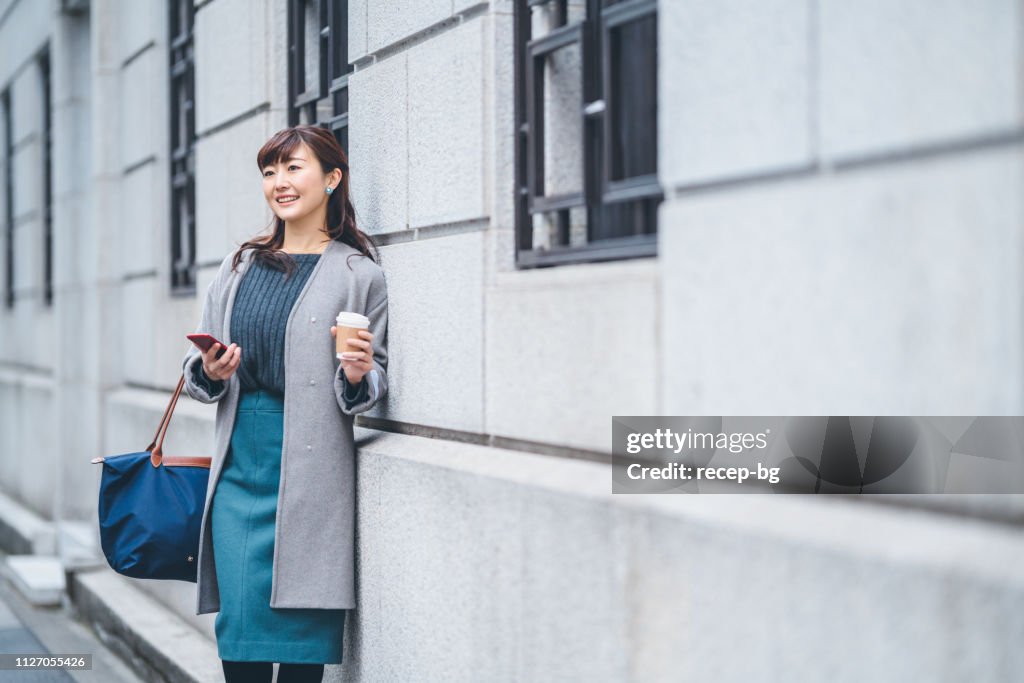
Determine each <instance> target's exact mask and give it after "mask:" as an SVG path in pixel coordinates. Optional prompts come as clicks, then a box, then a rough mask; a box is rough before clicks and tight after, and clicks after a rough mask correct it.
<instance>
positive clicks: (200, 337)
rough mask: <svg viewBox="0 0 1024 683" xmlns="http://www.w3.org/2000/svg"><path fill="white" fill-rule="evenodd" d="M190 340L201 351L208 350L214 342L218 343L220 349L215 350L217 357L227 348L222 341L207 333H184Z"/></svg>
mask: <svg viewBox="0 0 1024 683" xmlns="http://www.w3.org/2000/svg"><path fill="white" fill-rule="evenodd" d="M185 336H186V337H187V338H188V340H189V341H190V342H192V343H193V344H195V345H196V346H198V347H199V350H200V351H202V352H203V353H206V352H207V351H209V350H210V349H211V348H212V347H213V345H214V344H220V350H219V351H217V356H216V357H217V358H220V357H221V356H223V355H224V352H225V351H227V350H228V345H227V344H225V343H224V342H222V341H219V340H217V339H214V338H213V337H211V336H210V335H208V334H187V335H185Z"/></svg>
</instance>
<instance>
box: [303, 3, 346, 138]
mask: <svg viewBox="0 0 1024 683" xmlns="http://www.w3.org/2000/svg"><path fill="white" fill-rule="evenodd" d="M307 5H309V6H313V7H315V12H314V14H315V16H316V17H317V20H318V25H319V30H318V31H317V32H316V35H317V36H318V43H319V44H318V46H317V51H316V55H317V61H318V63H317V77H316V83H315V84H314V86H313V87H312V88H311V89H309V90H306V89H305V87H306V25H305V22H306V12H305V8H306V6H307ZM352 71H353V67H352V65H351V64H350V63H349V61H348V0H288V125H289V126H295V125H298V124H300V123H306V124H311V125H319V126H322V127H324V128H326V129H328V130H329V131H331V133H332V134H333V135H334V137H335V139H336V140H337V141H338V144H340V145H341V147H342V149H344V150H345V152H346V154H347V153H348V123H349V120H348V101H349V99H348V80H349V74H351V73H352ZM300 87H302V88H303V90H302V91H300V90H299V88H300ZM323 100H327V102H326V106H325V107H324V108H325V109H328V110H329V113H322V112H321V111H320V105H321V103H322V102H323Z"/></svg>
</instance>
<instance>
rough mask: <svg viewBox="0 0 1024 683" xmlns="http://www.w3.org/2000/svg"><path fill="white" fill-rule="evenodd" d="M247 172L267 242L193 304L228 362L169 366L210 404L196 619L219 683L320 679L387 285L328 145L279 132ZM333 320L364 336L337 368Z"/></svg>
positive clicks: (351, 603) (236, 260)
mask: <svg viewBox="0 0 1024 683" xmlns="http://www.w3.org/2000/svg"><path fill="white" fill-rule="evenodd" d="M257 163H258V165H259V168H260V172H261V173H262V174H263V193H264V196H265V197H266V200H267V203H268V204H269V205H270V208H271V210H272V211H273V212H274V214H275V215H276V216H277V218H276V221H275V228H274V231H273V234H272V235H270V236H269V237H265V238H263V239H255V240H252V241H249V242H246V243H244V244H242V245H241V247H239V249H238V250H237V251H236V252H235V253H234V254H233V255H231V254H229V255H228V256H227V257H226V258H225V259H224V261H223V262H222V263H221V267H220V270H219V272H218V274H217V276H216V277H215V278H214V281H213V282H212V283H211V284H210V287H209V290H208V291H207V297H206V303H205V305H204V307H203V314H202V321H201V322H200V324H199V327H198V328H197V330H196V331H197V332H205V333H207V334H211V335H212V336H214V337H215V338H217V339H220V340H222V341H223V342H224V343H225V344H227V348H226V351H225V352H224V353H223V354H221V355H220V357H219V358H218V357H217V356H218V351H219V350H220V346H219V345H214V347H212V348H211V349H210V350H209V351H207V352H206V353H200V352H199V350H198V349H196V348H192V349H190V350H189V352H188V354H187V355H186V357H185V360H184V364H183V370H184V373H185V386H186V387H187V390H188V393H189V394H190V395H191V396H192V397H193V398H195V399H196V400H198V401H201V402H203V403H217V419H216V430H215V431H216V440H217V447H216V450H215V453H214V457H213V459H212V463H211V466H210V485H209V487H208V490H207V496H206V507H205V509H204V512H203V524H202V530H201V532H200V542H199V546H200V547H199V555H198V557H197V558H196V560H197V562H198V566H197V572H198V579H197V588H196V592H197V606H196V613H197V614H205V613H209V612H218V614H217V618H216V621H215V631H216V634H217V649H218V654H219V656H220V658H221V660H222V661H223V668H224V675H225V679H226V680H227V681H228V682H229V683H230V682H233V681H246V683H251V682H258V681H267V682H268V683H269V681H270V680H271V674H272V670H273V662H280V663H281V666H280V669H279V671H278V679H277V680H278V681H279V682H280V683H288V682H289V681H320V680H321V678H322V676H323V669H324V664H332V663H340V662H341V659H342V653H341V648H342V638H343V634H344V624H345V615H346V610H348V609H352V608H354V607H355V559H354V558H355V523H354V520H355V447H354V441H353V433H352V421H353V416H354V415H356V414H358V413H361V412H364V411H366V410H369V409H370V408H371V407H373V405H375V404H376V403H377V402H378V401H380V400H381V399H382V398H383V397H384V396H385V394H386V393H387V375H386V372H385V370H386V367H387V287H386V284H385V281H384V274H383V271H382V270H381V268H380V266H379V265H378V263H377V260H378V257H377V256H376V250H375V249H373V245H372V243H371V242H370V240H369V238H368V237H367V236H366V235H364V234H363V233H362V232H360V231H359V229H358V228H357V227H356V224H355V216H354V211H353V209H352V204H351V202H350V201H349V179H348V163H347V159H346V158H345V154H344V152H343V151H342V150H341V148H340V147H339V146H338V144H337V142H336V141H335V139H334V137H333V136H332V135H331V134H330V133H328V132H327V131H326V130H324V129H322V128H317V127H312V126H296V127H293V128H287V129H285V130H282V131H280V132H278V133H277V134H275V135H274V136H273V137H272V138H271V139H270V140H269V141H267V143H266V144H265V145H263V147H262V149H260V151H259V154H258V155H257ZM371 252H372V253H371ZM341 311H351V312H356V313H361V314H363V315H365V316H366V317H367V318H369V320H370V325H369V330H366V331H361V332H359V336H360V337H361V339H358V340H356V339H349V341H348V342H347V343H348V348H349V349H350V350H349V351H348V352H345V353H342V354H339V355H340V356H341V357H340V358H338V357H337V356H336V353H335V344H336V335H337V328H336V327H335V326H330V328H329V329H328V325H330V323H331V322H332V321H333V320H334V317H335V316H336V315H337V313H339V312H341ZM243 350H245V354H244V355H243V353H242V351H243Z"/></svg>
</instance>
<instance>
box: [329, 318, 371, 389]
mask: <svg viewBox="0 0 1024 683" xmlns="http://www.w3.org/2000/svg"><path fill="white" fill-rule="evenodd" d="M331 336H332V337H334V338H335V340H337V338H338V328H337V327H336V326H334V325H332V326H331ZM359 336H360V337H362V339H351V338H350V339H349V340H348V345H349V348H351V349H352V351H344V352H342V354H341V368H342V370H344V371H345V377H347V378H348V381H349V383H350V384H359V383H360V382H362V381H363V376H364V375H365V374H366V373H368V372H369V371H370V370H372V369H373V334H371V333H370V332H369V330H359ZM335 347H337V342H335Z"/></svg>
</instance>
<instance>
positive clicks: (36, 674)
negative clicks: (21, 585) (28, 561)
mask: <svg viewBox="0 0 1024 683" xmlns="http://www.w3.org/2000/svg"><path fill="white" fill-rule="evenodd" d="M5 559H6V555H4V554H3V553H0V563H2V562H4V560H5ZM0 653H4V654H20V653H25V654H30V653H31V654H56V655H68V654H91V655H92V669H91V670H90V671H60V670H48V671H10V670H7V671H3V670H0V682H3V683H6V682H7V681H11V683H22V682H25V683H30V682H35V681H40V682H42V681H45V682H47V683H51V682H52V683H72V682H73V681H77V682H79V683H142V679H140V678H138V677H137V676H135V675H134V674H133V673H132V672H131V671H130V670H129V669H128V667H126V666H125V665H124V664H123V663H122V662H121V660H120V659H118V658H117V657H116V656H115V655H114V654H113V653H112V652H110V651H109V650H108V649H107V648H105V647H104V646H103V644H102V643H100V641H99V640H98V639H97V638H96V636H95V635H94V634H93V633H92V632H91V631H89V629H88V628H86V627H85V626H84V625H82V624H81V623H79V622H78V621H77V620H76V619H75V618H74V617H73V616H72V614H71V611H70V608H69V607H67V606H63V607H55V608H44V607H36V606H34V605H32V604H30V603H29V602H28V601H26V600H25V599H24V598H23V597H22V596H21V595H20V594H19V593H18V592H17V591H16V590H14V588H13V587H12V586H11V585H10V583H9V582H8V581H7V580H6V579H0Z"/></svg>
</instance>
